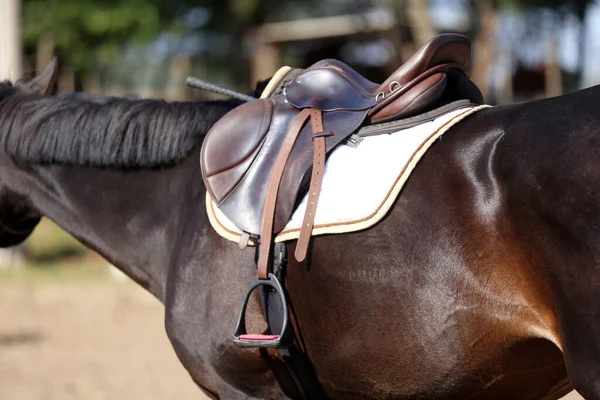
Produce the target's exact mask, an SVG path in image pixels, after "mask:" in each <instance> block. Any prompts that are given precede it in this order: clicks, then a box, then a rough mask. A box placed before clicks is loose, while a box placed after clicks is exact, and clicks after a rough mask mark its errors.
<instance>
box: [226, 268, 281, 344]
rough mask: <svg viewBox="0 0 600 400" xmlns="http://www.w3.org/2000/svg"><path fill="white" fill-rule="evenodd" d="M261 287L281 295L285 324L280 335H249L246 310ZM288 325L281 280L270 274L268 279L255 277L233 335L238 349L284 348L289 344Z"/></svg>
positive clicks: (243, 301)
mask: <svg viewBox="0 0 600 400" xmlns="http://www.w3.org/2000/svg"><path fill="white" fill-rule="evenodd" d="M260 286H269V287H271V288H272V289H274V290H275V291H276V292H277V293H278V294H279V299H280V301H281V306H282V307H283V324H282V326H281V332H280V333H279V334H274V335H249V334H248V332H247V331H246V308H247V307H248V301H249V300H250V295H251V294H252V292H253V291H254V289H256V288H258V287H260ZM288 323H289V313H288V304H287V299H286V296H285V292H284V290H283V286H282V285H281V282H279V279H277V277H276V276H275V275H273V274H272V273H269V275H268V276H267V279H258V277H257V276H255V277H254V278H253V279H252V281H251V282H250V285H248V289H246V295H245V296H244V299H243V300H242V306H241V310H240V316H239V318H238V322H237V325H236V328H235V333H234V334H233V342H234V343H235V344H236V346H238V347H258V348H282V347H284V346H286V345H287V344H288V343H287V339H288V334H287V333H288Z"/></svg>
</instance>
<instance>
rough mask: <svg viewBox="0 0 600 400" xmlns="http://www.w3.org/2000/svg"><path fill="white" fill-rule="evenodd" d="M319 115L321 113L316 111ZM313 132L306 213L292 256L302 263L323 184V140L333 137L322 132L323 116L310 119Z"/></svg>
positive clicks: (324, 145)
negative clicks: (310, 173)
mask: <svg viewBox="0 0 600 400" xmlns="http://www.w3.org/2000/svg"><path fill="white" fill-rule="evenodd" d="M316 111H318V112H319V114H321V111H319V110H316ZM310 122H311V124H312V131H313V146H314V152H313V167H312V175H311V177H310V188H309V191H308V202H307V203H306V211H305V212H304V220H303V221H302V228H300V235H299V236H298V243H297V244H296V252H295V253H294V256H295V257H296V260H298V261H300V262H301V261H304V259H305V258H306V253H307V251H308V245H309V243H310V236H311V234H312V230H313V226H314V224H315V214H316V213H317V203H318V202H319V194H320V193H321V184H322V183H323V175H324V174H325V153H326V152H327V146H326V143H325V138H326V137H327V136H331V135H333V133H329V132H323V116H322V115H319V117H318V118H311V120H310Z"/></svg>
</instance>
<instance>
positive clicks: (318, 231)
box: [206, 105, 491, 246]
mask: <svg viewBox="0 0 600 400" xmlns="http://www.w3.org/2000/svg"><path fill="white" fill-rule="evenodd" d="M488 107H491V106H489V105H481V106H476V107H472V108H468V109H465V111H464V112H463V113H461V114H459V115H457V116H455V117H454V118H452V119H451V120H449V121H448V122H446V123H445V124H443V125H442V126H441V127H439V128H438V129H437V130H436V131H435V132H433V133H432V134H431V135H429V137H427V139H425V141H423V143H421V145H420V146H419V147H418V148H417V149H416V150H415V152H414V153H413V154H412V156H411V157H410V159H409V161H408V162H407V163H406V165H405V167H404V169H403V170H402V172H400V174H399V175H398V177H397V178H396V180H395V181H394V184H393V185H392V187H391V188H390V190H389V191H388V193H387V194H386V196H385V198H384V199H383V200H382V201H381V203H380V204H379V206H378V207H377V208H376V209H375V211H373V212H372V213H371V214H370V215H369V216H367V217H364V218H362V219H357V220H352V221H342V222H336V223H330V224H315V225H314V227H313V230H312V235H311V236H317V235H325V234H336V233H348V232H356V231H360V230H363V229H367V228H370V227H371V226H373V225H375V224H377V223H378V222H379V221H381V220H382V219H383V217H385V215H386V214H387V213H388V211H389V210H390V208H391V207H392V205H393V204H394V202H395V200H396V198H397V197H398V195H399V194H400V191H401V190H402V187H403V186H404V184H405V183H406V181H407V180H408V177H409V176H410V174H411V173H412V171H413V170H414V169H415V167H416V165H417V164H418V162H419V160H420V159H421V158H422V157H423V155H424V154H425V152H426V151H427V150H428V149H429V148H430V147H431V145H432V144H433V143H434V142H435V141H436V140H437V139H439V138H440V137H441V136H442V135H443V134H444V133H446V132H447V131H448V130H449V129H450V128H452V127H453V126H454V125H456V124H457V123H459V122H460V121H462V120H463V119H465V118H466V117H468V116H469V115H472V114H474V113H476V112H477V111H479V110H482V109H484V108H488ZM206 210H207V212H208V219H209V221H210V224H211V225H212V226H213V228H214V229H215V231H217V233H218V234H219V235H220V236H222V237H224V238H225V239H227V240H231V241H232V242H236V243H237V242H239V241H240V237H241V234H240V233H238V232H234V231H232V230H230V229H227V228H226V227H225V226H223V225H222V224H221V222H220V221H219V220H218V218H217V217H216V215H215V210H214V204H213V201H212V199H211V198H210V195H209V194H208V192H207V193H206ZM299 233H300V228H293V229H288V230H286V229H284V230H283V231H282V232H280V233H279V235H277V237H276V238H275V242H285V241H288V240H295V239H298V236H299ZM248 245H251V246H254V245H255V243H254V241H253V240H250V241H249V243H248Z"/></svg>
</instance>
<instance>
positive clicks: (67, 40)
mask: <svg viewBox="0 0 600 400" xmlns="http://www.w3.org/2000/svg"><path fill="white" fill-rule="evenodd" d="M442 32H457V33H462V34H465V35H467V36H469V37H471V39H472V42H473V47H472V50H473V57H472V61H471V76H472V79H473V80H474V81H475V83H476V84H477V85H478V86H479V87H480V88H481V91H482V93H483V94H484V96H485V99H486V101H487V102H488V103H489V104H503V103H510V102H516V101H524V100H530V99H536V98H543V97H549V96H556V95H560V94H562V93H566V92H569V91H573V90H577V89H581V88H584V87H588V86H592V85H595V84H597V83H600V51H599V50H600V2H598V1H592V0H587V1H586V0H522V1H519V0H429V1H427V0H326V1H325V0H0V80H2V79H11V80H18V79H22V78H25V79H28V78H30V77H32V76H33V75H34V74H35V73H36V72H39V71H41V70H42V69H43V68H44V67H45V66H46V65H47V63H48V62H49V61H50V60H51V59H52V57H54V56H56V57H58V60H59V67H60V79H59V82H58V90H59V91H61V92H71V91H86V92H90V93H100V94H107V95H126V94H133V93H135V94H138V95H140V96H142V97H158V98H165V99H168V100H190V99H208V98H214V97H216V96H217V95H213V94H209V93H205V92H200V91H194V90H191V89H189V88H187V87H186V86H185V78H186V77H187V76H189V75H194V76H197V77H199V78H201V79H204V80H208V81H211V82H213V83H217V84H220V85H223V86H226V87H230V88H232V89H236V90H240V91H249V90H251V89H252V88H253V87H254V85H255V84H256V82H257V81H258V80H259V79H265V78H268V77H270V76H271V75H272V74H273V73H274V72H275V71H276V70H277V69H278V68H279V67H280V66H282V65H290V66H295V67H307V66H309V65H310V64H312V63H314V62H316V61H318V60H320V59H323V58H327V57H332V58H337V59H340V60H342V61H344V62H346V63H348V64H349V65H351V66H352V67H354V68H355V69H356V70H357V71H359V72H360V73H362V74H363V75H364V76H366V77H367V78H369V79H371V80H372V81H383V80H384V79H385V78H386V77H387V76H388V75H390V73H391V72H393V71H394V70H395V69H396V68H398V66H399V65H401V64H402V63H403V62H404V61H406V60H407V59H408V58H409V57H410V56H411V55H412V54H413V53H414V52H415V51H416V50H417V49H418V48H419V47H420V46H422V45H423V44H424V43H425V42H427V41H428V40H429V39H430V38H431V37H432V36H434V35H435V34H437V33H442ZM0 303H1V304H2V307H0V399H71V398H72V399H96V398H97V399H104V398H111V399H120V398H123V399H125V398H127V399H130V398H141V397H142V396H143V397H144V398H146V399H149V400H151V399H163V398H173V397H174V396H177V397H179V398H200V397H199V396H200V395H199V393H198V390H197V389H196V388H195V387H194V385H193V384H192V382H191V380H190V379H189V378H188V376H187V373H186V372H185V371H184V370H183V368H182V367H181V366H180V365H179V363H178V361H177V360H176V358H175V356H174V354H173V351H172V349H171V348H170V345H169V344H168V342H167V340H166V337H165V334H164V328H163V327H162V325H163V322H162V313H163V311H162V306H161V305H160V304H158V302H157V301H155V300H154V299H153V298H151V297H150V296H149V295H148V294H146V293H145V292H143V291H142V290H141V289H139V288H137V287H135V285H133V284H132V283H131V282H129V281H128V280H127V278H124V277H123V276H122V275H121V274H120V273H118V272H117V271H116V270H115V269H114V268H112V267H111V266H110V265H108V263H107V262H106V261H104V260H103V259H102V258H101V257H100V256H98V255H97V254H95V253H93V252H91V251H89V250H86V249H85V247H83V246H82V245H81V244H79V243H78V242H77V241H76V240H75V239H73V238H72V237H70V236H69V235H68V234H66V233H65V232H63V231H61V230H60V229H59V228H58V227H56V226H55V225H54V224H53V223H52V222H51V221H48V220H43V221H42V223H41V224H40V226H39V227H38V228H37V229H36V231H35V232H34V234H33V235H32V236H31V237H30V238H29V239H28V240H27V242H26V243H24V244H23V245H22V246H19V247H17V248H15V249H10V250H5V251H2V252H0ZM139 332H144V339H143V340H140V339H139V335H137V334H136V333H139ZM572 396H573V397H572V398H577V397H576V395H575V394H573V395H572Z"/></svg>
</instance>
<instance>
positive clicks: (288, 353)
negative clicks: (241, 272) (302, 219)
mask: <svg viewBox="0 0 600 400" xmlns="http://www.w3.org/2000/svg"><path fill="white" fill-rule="evenodd" d="M273 260H274V262H273V273H274V274H275V275H276V276H277V278H278V279H279V281H280V282H281V285H282V286H283V288H284V290H285V274H286V268H287V250H286V245H285V243H276V244H275V250H274V257H273ZM260 293H261V302H262V306H263V309H264V311H265V316H266V317H267V323H268V325H269V331H270V332H271V333H273V332H280V331H281V329H282V326H283V311H282V310H283V309H282V307H285V306H286V305H285V304H281V302H280V301H279V296H277V293H275V292H273V291H272V290H270V289H269V288H266V287H264V286H261V288H260ZM286 297H287V294H286ZM288 304H289V306H290V309H291V312H292V314H293V307H292V304H291V302H289V298H288ZM289 330H290V332H289V334H290V338H291V341H290V343H289V344H288V345H286V346H285V347H281V348H278V349H277V350H278V351H279V354H280V356H281V359H282V361H283V364H284V366H285V371H286V372H287V374H288V377H289V378H291V379H289V378H288V379H285V380H283V379H282V378H281V377H280V376H279V375H277V374H276V375H275V377H276V379H277V381H278V383H279V386H280V387H281V389H282V390H283V392H284V394H285V395H286V396H287V397H290V398H292V399H299V400H300V399H302V400H327V396H326V394H325V392H324V391H323V389H322V387H321V384H320V383H319V380H318V379H317V375H316V373H315V370H314V367H313V365H312V362H311V361H310V359H309V357H308V354H306V352H305V351H304V349H303V347H302V345H301V342H300V340H299V338H300V335H299V332H298V334H297V333H296V331H295V329H294V326H293V324H290V327H289Z"/></svg>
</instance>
